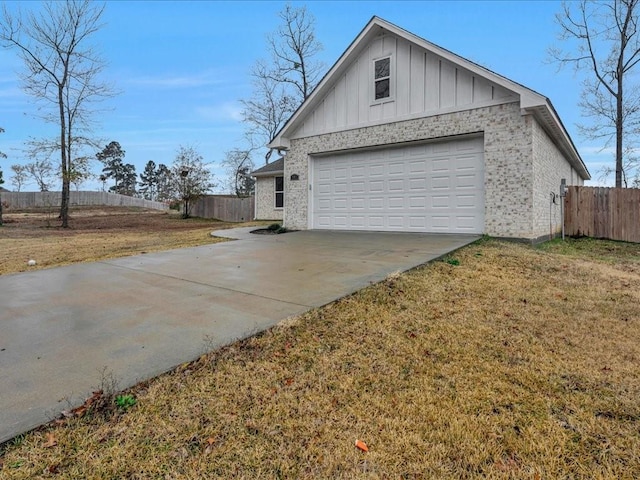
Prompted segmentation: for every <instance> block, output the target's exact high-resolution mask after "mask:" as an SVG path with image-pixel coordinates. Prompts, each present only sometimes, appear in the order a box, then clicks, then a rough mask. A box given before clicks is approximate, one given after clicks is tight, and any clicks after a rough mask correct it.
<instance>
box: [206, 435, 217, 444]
mask: <svg viewBox="0 0 640 480" xmlns="http://www.w3.org/2000/svg"><path fill="white" fill-rule="evenodd" d="M207 443H208V444H209V445H213V444H214V443H216V439H215V437H209V438H207Z"/></svg>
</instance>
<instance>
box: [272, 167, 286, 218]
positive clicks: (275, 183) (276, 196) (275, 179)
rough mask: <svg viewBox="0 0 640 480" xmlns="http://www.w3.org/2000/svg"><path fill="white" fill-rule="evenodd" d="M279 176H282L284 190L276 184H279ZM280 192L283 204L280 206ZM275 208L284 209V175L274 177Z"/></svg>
mask: <svg viewBox="0 0 640 480" xmlns="http://www.w3.org/2000/svg"><path fill="white" fill-rule="evenodd" d="M277 178H282V190H276V185H277V181H278V180H277ZM278 193H282V206H281V207H278V206H277V205H278V201H277V198H278V195H277V194H278ZM273 208H274V209H276V210H283V209H284V175H276V176H275V177H273Z"/></svg>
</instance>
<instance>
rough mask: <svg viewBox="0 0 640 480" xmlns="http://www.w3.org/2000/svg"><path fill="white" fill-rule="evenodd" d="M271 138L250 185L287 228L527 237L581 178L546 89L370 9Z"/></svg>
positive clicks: (543, 234)
mask: <svg viewBox="0 0 640 480" xmlns="http://www.w3.org/2000/svg"><path fill="white" fill-rule="evenodd" d="M269 147H270V148H272V149H276V150H278V151H279V152H280V153H282V154H283V155H284V161H283V163H284V165H282V164H280V163H278V165H277V166H275V165H274V166H272V167H270V168H273V170H272V171H271V172H269V169H268V168H267V167H263V168H262V169H260V170H258V171H256V172H254V175H256V178H257V179H258V182H259V187H258V189H257V192H256V198H258V197H260V199H258V200H257V202H258V203H259V204H262V203H264V204H265V206H268V207H269V208H268V209H267V210H266V212H267V213H268V216H273V215H275V214H276V213H278V214H279V213H280V212H282V213H283V219H284V225H285V226H286V227H287V228H289V229H330V230H371V231H399V232H439V233H469V234H487V235H491V236H495V237H503V238H515V239H526V240H527V241H536V240H538V239H541V238H548V236H549V235H550V233H555V232H557V231H558V230H560V228H561V224H560V198H559V190H560V184H561V180H562V179H565V181H566V183H567V184H568V185H582V184H583V182H584V180H588V179H589V178H590V175H589V172H588V170H587V168H586V166H585V164H584V162H583V161H582V159H581V158H580V155H579V154H578V152H577V151H576V148H575V146H574V144H573V142H572V140H571V138H570V137H569V135H568V133H567V131H566V130H565V128H564V126H563V124H562V122H561V120H560V118H559V117H558V115H557V113H556V111H555V110H554V108H553V106H552V105H551V102H550V101H549V99H547V98H546V97H544V96H543V95H540V94H539V93H536V92H535V91H533V90H531V89H529V88H526V87H524V86H522V85H520V84H518V83H516V82H514V81H512V80H509V79H507V78H505V77H503V76H501V75H498V74H496V73H494V72H492V71H490V70H488V69H486V68H484V67H481V66H479V65H477V64H475V63H473V62H471V61H469V60H466V59H464V58H462V57H460V56H458V55H455V54H454V53H452V52H449V51H448V50H445V49H443V48H441V47H439V46H437V45H434V44H432V43H430V42H428V41H426V40H424V39H422V38H420V37H417V36H416V35H413V34H411V33H409V32H407V31H405V30H403V29H401V28H399V27H397V26H395V25H393V24H391V23H389V22H387V21H385V20H383V19H380V18H378V17H373V18H372V19H371V20H370V21H369V23H368V24H367V25H366V26H365V28H364V30H362V32H361V33H360V34H359V35H358V37H357V38H356V39H355V40H354V41H353V43H352V44H351V45H350V46H349V47H348V48H347V50H346V51H345V53H344V54H343V55H342V56H341V57H340V59H339V60H338V61H337V62H336V63H335V65H333V67H332V68H331V69H330V70H329V72H328V73H327V74H326V76H325V77H324V78H323V79H322V81H321V82H320V84H319V85H318V86H317V87H316V89H315V90H314V91H313V92H312V94H311V95H310V96H309V97H308V98H307V100H306V101H305V102H304V103H303V104H302V105H301V106H300V108H299V109H298V110H297V111H296V112H295V113H294V114H293V115H292V117H291V118H290V119H289V120H288V122H287V123H286V124H285V125H284V127H283V128H282V129H281V130H280V132H279V133H278V134H277V135H276V137H275V138H274V139H273V140H272V141H271V142H270V144H269ZM274 163H276V162H274ZM279 179H281V180H279ZM280 188H284V190H283V192H281V191H280V190H279V189H280ZM278 205H284V208H283V210H279V208H280V207H278ZM272 208H273V209H272ZM258 211H259V214H260V215H262V214H263V213H262V212H263V211H262V210H260V209H258Z"/></svg>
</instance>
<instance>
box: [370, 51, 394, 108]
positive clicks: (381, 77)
mask: <svg viewBox="0 0 640 480" xmlns="http://www.w3.org/2000/svg"><path fill="white" fill-rule="evenodd" d="M373 71H374V73H373V79H374V86H375V99H376V100H381V99H383V98H389V97H390V96H391V57H387V58H381V59H380V60H376V61H375V62H373Z"/></svg>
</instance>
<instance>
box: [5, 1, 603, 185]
mask: <svg viewBox="0 0 640 480" xmlns="http://www.w3.org/2000/svg"><path fill="white" fill-rule="evenodd" d="M291 3H292V4H293V5H294V6H300V5H305V4H306V6H307V8H308V10H309V11H310V12H311V13H312V14H313V15H314V16H315V18H316V34H317V38H318V40H320V42H321V43H322V44H323V46H324V50H323V52H322V53H321V54H320V56H319V58H320V59H321V60H322V61H324V62H325V63H326V64H327V66H331V65H332V64H333V63H334V62H335V61H336V60H337V59H338V57H339V56H340V55H341V54H342V53H343V52H344V50H345V49H346V48H347V47H348V46H349V44H350V43H351V41H352V40H353V39H354V38H355V37H356V35H357V34H358V33H359V32H360V31H361V30H362V28H363V27H364V26H365V25H366V23H367V22H368V21H369V19H370V18H371V17H372V16H373V15H377V16H380V17H382V18H384V19H385V20H388V21H390V22H392V23H395V24H396V25H398V26H399V27H402V28H404V29H406V30H408V31H410V32H412V33H414V34H416V35H419V36H421V37H423V38H425V39H427V40H429V41H431V42H433V43H436V44H438V45H440V46H442V47H444V48H446V49H448V50H451V51H453V52H454V53H457V54H458V55H461V56H463V57H465V58H468V59H470V60H472V61H474V62H476V63H479V64H481V65H483V66H485V67H488V68H490V69H491V70H493V71H495V72H497V73H499V74H501V75H504V76H506V77H508V78H510V79H512V80H514V81H516V82H519V83H521V84H523V85H525V86H527V87H529V88H532V89H534V90H536V91H538V92H539V93H541V94H543V95H545V96H547V97H549V98H550V99H551V101H552V103H553V104H554V106H555V108H556V110H557V111H558V113H559V115H560V117H561V119H562V120H563V122H564V124H565V126H566V128H567V130H568V131H569V134H570V135H571V137H572V138H573V141H574V143H575V144H576V146H577V148H578V151H579V152H580V154H581V155H582V158H583V159H584V161H585V162H586V164H587V167H588V168H589V170H590V172H591V174H592V177H594V179H595V178H597V177H598V170H599V169H600V168H601V165H602V164H603V163H607V162H609V161H611V159H612V155H611V153H610V152H608V151H605V152H600V149H601V145H598V144H594V143H592V142H588V141H585V140H584V139H583V138H581V137H580V136H579V135H578V132H577V128H576V123H579V122H580V121H581V118H580V111H579V108H578V101H579V92H580V78H579V77H576V76H575V75H574V73H573V72H572V71H571V70H566V71H561V72H558V71H557V68H556V66H555V65H549V64H546V63H545V59H546V57H547V54H546V51H547V49H548V47H549V46H551V45H553V44H554V43H555V41H556V33H557V31H558V29H557V26H556V24H555V19H554V15H555V13H557V12H558V11H559V10H560V6H561V4H560V2H556V1H531V2H528V1H494V2H491V1H448V2H447V1H445V2H439V1H428V2H420V1H409V2H403V1H393V2H384V1H379V2H378V1H358V2H349V1H310V2H291ZM18 5H20V6H21V7H22V8H23V9H24V8H37V7H38V5H39V4H37V3H33V2H7V6H8V7H9V9H15V8H16V7H17V6H18ZM284 5H285V2H269V1H260V2H249V1H233V2H221V1H220V2H213V1H197V2H187V1H181V2H172V1H163V2H152V1H139V2H134V1H110V2H107V5H106V11H105V16H104V20H105V22H106V25H105V27H104V28H103V29H102V30H101V31H100V32H99V33H98V35H96V37H95V42H96V43H97V45H98V47H99V49H100V50H101V51H102V54H103V57H104V58H105V59H106V60H107V62H108V68H107V70H106V71H105V75H104V79H105V80H108V81H111V82H113V83H114V84H115V86H116V88H117V89H118V90H119V91H120V92H121V93H120V94H119V95H118V96H116V97H114V98H112V99H110V100H108V101H107V102H105V103H104V105H103V106H104V107H106V108H108V109H109V110H108V111H106V112H104V113H101V114H100V115H99V118H98V120H99V124H98V127H97V128H96V129H95V134H96V136H97V137H98V138H101V139H102V140H103V141H104V144H106V143H108V142H110V141H112V140H116V141H118V142H119V143H120V144H121V145H122V147H123V149H124V150H125V151H126V157H125V161H126V162H129V163H133V164H134V165H135V166H136V171H137V172H138V173H140V172H141V171H142V170H143V168H144V165H145V164H146V162H147V161H148V160H154V161H155V162H156V164H158V163H165V164H167V165H170V164H171V163H172V161H173V158H174V157H175V153H176V150H177V149H178V147H179V146H180V145H193V146H195V147H196V148H197V149H198V150H199V151H200V153H201V154H202V155H203V157H204V159H205V161H206V162H208V163H210V165H211V169H212V171H213V172H214V174H215V175H216V176H217V177H218V180H220V179H221V177H223V176H224V173H223V172H222V170H221V167H220V162H221V161H222V160H223V159H224V154H225V152H226V151H228V150H231V149H233V148H241V147H242V146H243V141H242V137H243V132H244V129H245V126H244V125H243V123H242V122H241V116H240V112H241V108H242V106H241V104H240V99H243V98H249V96H250V95H251V79H250V76H249V71H250V69H251V66H252V65H253V64H254V62H255V61H256V60H257V59H258V58H264V57H266V56H267V53H266V49H265V35H266V34H267V33H269V32H272V31H274V30H275V29H276V28H277V26H278V24H279V23H278V22H279V18H278V16H277V13H278V12H279V11H280V10H282V8H283V6H284ZM20 68H21V63H20V61H19V59H18V58H17V56H16V54H15V52H14V51H11V50H0V126H1V127H3V128H4V129H5V133H3V134H1V135H0V150H1V151H3V152H5V153H7V154H8V155H9V158H8V159H6V160H3V161H2V162H3V163H2V167H3V168H2V169H3V170H4V172H5V173H4V176H5V185H4V186H5V187H7V188H9V189H11V188H12V186H11V184H10V178H11V171H10V169H9V166H10V165H11V164H14V163H26V162H28V161H29V160H28V159H27V158H24V156H23V154H22V153H21V151H20V150H21V149H22V148H23V145H24V142H25V140H27V139H28V137H30V136H34V137H44V136H51V135H52V134H55V127H53V126H51V125H46V124H43V123H42V121H41V120H39V119H37V118H34V117H33V113H35V106H34V104H33V102H32V100H31V99H30V98H29V97H28V96H27V95H26V94H24V93H23V92H22V91H21V89H20V85H19V83H18V79H17V77H16V74H15V72H16V71H18V70H19V69H20ZM260 162H261V160H260V159H259V158H257V163H258V166H260ZM101 168H102V166H101V164H99V162H97V161H96V163H95V165H94V170H95V172H97V173H98V172H99V171H100V170H101ZM592 183H593V182H592ZM85 187H86V188H95V189H97V188H99V187H98V182H91V183H88V184H87V185H86V186H85ZM29 189H31V190H32V189H35V185H30V186H27V187H26V188H23V190H29Z"/></svg>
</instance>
